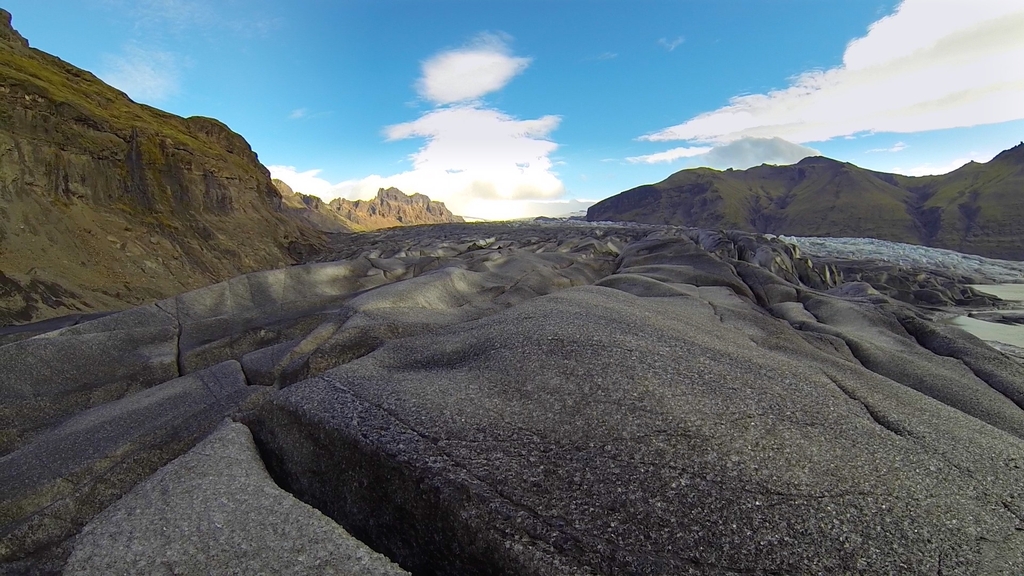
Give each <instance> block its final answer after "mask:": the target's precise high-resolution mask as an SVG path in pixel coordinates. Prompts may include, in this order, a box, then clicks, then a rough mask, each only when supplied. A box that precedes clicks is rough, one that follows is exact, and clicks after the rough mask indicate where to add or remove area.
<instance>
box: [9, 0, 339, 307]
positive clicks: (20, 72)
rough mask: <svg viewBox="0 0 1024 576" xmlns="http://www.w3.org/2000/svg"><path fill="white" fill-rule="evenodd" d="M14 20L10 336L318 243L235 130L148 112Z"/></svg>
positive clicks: (289, 257)
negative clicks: (40, 43) (35, 40)
mask: <svg viewBox="0 0 1024 576" xmlns="http://www.w3.org/2000/svg"><path fill="white" fill-rule="evenodd" d="M10 20H11V16H10V14H9V13H8V12H6V11H3V10H0V326H2V325H5V324H15V323H22V322H28V321H32V320H39V319H43V318H47V317H52V316H59V315H63V314H69V313H75V312H92V311H97V310H114V309H123V308H126V307H128V306H131V305H138V304H140V303H144V302H148V301H153V300H157V299H160V298H166V297H168V296H172V295H174V294H177V293H179V292H182V291H185V290H190V289H195V288H198V287H201V286H205V285H208V284H212V283H214V282H219V281H222V280H226V279H228V278H231V277H234V276H237V275H239V274H243V273H246V272H251V271H255V270H260V269H268V268H275V267H280V266H285V265H289V264H292V263H294V262H295V261H296V258H295V255H296V253H297V252H298V253H305V252H308V251H309V249H310V247H311V246H315V245H317V244H319V243H321V242H322V240H323V239H322V236H321V235H320V233H319V232H317V231H316V230H314V229H312V228H310V227H309V226H307V225H306V224H304V223H303V222H301V221H298V220H296V219H293V218H289V217H288V216H287V215H286V214H285V213H284V212H283V211H282V199H281V194H280V193H279V192H278V191H277V189H276V188H275V187H274V185H273V184H272V183H271V178H270V173H269V172H268V171H267V169H266V168H265V167H264V166H263V165H262V164H260V162H259V160H258V158H257V156H256V154H255V153H254V152H253V151H252V149H251V148H250V147H249V144H248V143H247V142H246V141H245V140H244V139H243V138H242V137H241V136H239V135H238V134H236V133H234V132H232V131H231V130H230V129H229V128H228V127H227V126H225V125H224V124H222V123H221V122H219V121H217V120H214V119H211V118H203V117H191V118H182V117H179V116H175V115H173V114H168V113H166V112H163V111H160V110H157V109H155V108H152V107H149V106H145V105H142V104H138V103H136V102H134V101H132V100H131V99H130V98H129V97H128V96H127V95H125V94H124V93H123V92H121V91H119V90H117V89H115V88H113V87H111V86H109V85H107V84H105V83H104V82H103V81H101V80H100V79H99V78H97V77H96V76H94V75H93V74H91V73H89V72H87V71H84V70H81V69H79V68H76V67H75V66H72V65H70V64H68V63H66V62H64V61H62V60H60V59H58V58H56V57H54V56H51V55H49V54H46V53H44V52H41V51H39V50H35V49H32V48H30V47H29V45H28V42H27V41H25V39H24V38H23V37H22V36H21V35H20V34H18V33H17V31H15V30H14V29H13V28H12V27H11V25H10Z"/></svg>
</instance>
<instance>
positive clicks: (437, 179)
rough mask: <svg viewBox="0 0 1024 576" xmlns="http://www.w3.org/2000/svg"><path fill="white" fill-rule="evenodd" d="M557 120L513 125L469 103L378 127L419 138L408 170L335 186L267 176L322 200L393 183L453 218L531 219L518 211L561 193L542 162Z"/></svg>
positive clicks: (367, 194)
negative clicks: (425, 198) (436, 204)
mask: <svg viewBox="0 0 1024 576" xmlns="http://www.w3.org/2000/svg"><path fill="white" fill-rule="evenodd" d="M559 120H560V119H559V117H557V116H544V117H542V118H538V119H536V120H517V119H515V118H512V117H510V116H508V115H507V114H504V113H502V112H499V111H497V110H491V109H487V108H482V107H478V106H471V105H463V106H454V107H445V108H440V109H437V110H433V111H431V112H428V113H427V114H425V115H424V116H422V117H420V118H419V119H418V120H415V121H413V122H407V123H403V124H396V125H394V126H389V127H388V128H387V129H386V130H385V134H386V136H387V138H388V139H389V140H400V139H405V138H424V139H426V144H424V146H423V147H422V148H421V149H420V150H419V151H418V152H416V153H415V154H413V155H412V158H411V159H412V163H413V166H412V170H409V171H406V172H402V173H399V174H395V175H391V176H380V175H376V174H374V175H371V176H367V177H365V178H361V179H357V180H348V181H344V182H339V183H337V184H333V183H331V182H329V181H327V180H324V179H323V178H321V177H320V176H319V174H320V171H319V170H308V171H304V172H300V171H298V170H297V169H295V168H294V167H291V166H270V171H271V174H272V175H273V176H274V177H275V178H280V179H281V180H284V181H285V182H287V183H288V185H289V186H291V187H292V188H293V189H295V190H296V191H299V192H304V193H306V194H313V195H316V196H319V197H321V198H323V199H324V200H331V199H333V198H339V197H343V198H348V199H353V200H354V199H360V198H362V199H366V198H372V197H373V195H374V194H376V192H377V189H378V188H386V187H388V186H394V187H396V188H398V189H400V190H402V191H403V192H406V193H408V194H411V193H413V192H419V193H421V194H426V195H427V196H430V198H431V199H433V200H441V201H443V202H445V204H446V205H447V206H448V207H449V208H450V209H451V210H452V211H453V212H455V213H456V214H467V215H471V216H479V217H482V218H495V219H497V218H504V217H520V216H510V214H521V215H530V214H523V212H529V211H530V210H529V209H528V207H529V206H531V205H535V204H536V202H537V201H550V200H556V199H558V197H559V196H561V195H563V194H564V192H565V187H564V185H563V184H562V182H561V180H559V178H558V175H557V174H555V173H554V172H553V171H552V169H553V162H552V161H551V159H550V157H549V156H550V154H551V153H552V152H554V151H555V149H557V147H558V145H557V144H555V143H554V142H551V141H550V140H548V139H547V138H548V136H549V135H550V133H551V132H552V131H554V130H555V128H557V127H558V124H559Z"/></svg>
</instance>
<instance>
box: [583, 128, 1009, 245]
mask: <svg viewBox="0 0 1024 576" xmlns="http://www.w3.org/2000/svg"><path fill="white" fill-rule="evenodd" d="M1022 185H1024V143H1021V144H1020V145H1018V146H1016V147H1014V148H1012V149H1010V150H1006V151H1004V152H1002V153H1001V154H999V155H998V156H996V157H995V158H993V159H992V160H991V161H990V162H987V163H984V164H979V163H977V162H969V163H967V164H966V165H964V166H962V167H960V168H958V169H956V170H954V171H952V172H950V173H949V174H944V175H942V176H923V177H911V176H901V175H899V174H886V173H882V172H874V171H871V170H865V169H863V168H859V167H857V166H854V165H853V164H850V163H847V162H839V161H836V160H832V159H829V158H823V157H813V158H805V159H803V160H801V161H800V162H798V163H796V164H793V165H791V166H773V165H768V164H764V165H761V166H757V167H754V168H750V169H748V170H726V171H719V170H714V169H711V168H694V169H687V170H682V171H680V172H676V173H675V174H673V175H671V176H669V177H668V178H666V179H665V180H663V181H661V182H659V183H657V184H651V185H645V186H640V187H637V188H633V189H631V190H627V191H625V192H622V193H621V194H618V195H616V196H612V197H611V198H607V199H605V200H602V201H601V202H598V203H597V204H594V205H593V206H591V207H590V209H589V210H588V211H587V220H590V221H633V222H645V223H651V224H671V225H677V226H696V227H700V228H726V229H735V230H747V231H752V232H761V233H772V234H789V235H793V236H833V237H867V238H877V239H881V240H892V241H896V242H907V243H911V244H921V245H926V246H935V247H940V248H949V249H952V250H957V251H960V252H967V253H971V254H980V255H982V256H989V257H993V258H1006V259H1011V260H1024V245H1022V244H1021V242H1020V238H1021V235H1022V234H1024V227H1022V225H1021V222H1024V198H1022V197H1021V195H1020V194H1019V190H1020V188H1021V186H1022Z"/></svg>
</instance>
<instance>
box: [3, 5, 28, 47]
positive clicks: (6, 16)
mask: <svg viewBox="0 0 1024 576" xmlns="http://www.w3.org/2000/svg"><path fill="white" fill-rule="evenodd" d="M0 40H4V41H7V42H10V43H12V44H18V45H19V46H24V47H25V48H28V40H26V39H25V37H24V36H22V35H21V34H19V33H18V31H17V30H15V29H14V27H13V26H12V25H11V13H10V12H8V11H7V10H4V9H3V8H0Z"/></svg>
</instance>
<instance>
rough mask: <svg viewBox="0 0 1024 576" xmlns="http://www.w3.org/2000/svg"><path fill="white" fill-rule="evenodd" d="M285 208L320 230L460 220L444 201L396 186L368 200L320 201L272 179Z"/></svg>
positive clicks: (367, 228) (361, 228)
mask: <svg viewBox="0 0 1024 576" xmlns="http://www.w3.org/2000/svg"><path fill="white" fill-rule="evenodd" d="M274 185H275V186H277V189H278V190H279V191H280V192H281V196H282V197H283V198H284V202H285V206H286V209H287V210H289V212H290V213H291V214H292V215H294V216H295V217H297V218H301V219H304V220H305V221H306V222H307V223H308V224H310V225H311V226H313V227H315V228H317V229H318V230H322V231H324V232H363V231H367V230H379V229H381V228H391V227H393V226H414V225H417V224H448V223H454V222H463V219H462V217H461V216H456V215H454V214H452V213H451V211H450V210H448V208H447V207H446V206H445V205H444V202H438V201H435V200H431V199H430V197H428V196H425V195H423V194H413V195H412V196H409V195H407V194H405V193H404V192H402V191H401V190H399V189H397V188H387V189H384V188H381V189H379V190H377V197H376V198H374V199H372V200H354V201H353V200H346V199H344V198H336V199H334V200H331V201H330V203H324V201H323V200H321V199H319V198H317V197H316V196H310V195H308V194H302V193H300V192H295V191H294V190H292V189H291V187H290V186H288V184H286V183H284V182H282V181H280V180H274Z"/></svg>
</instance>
